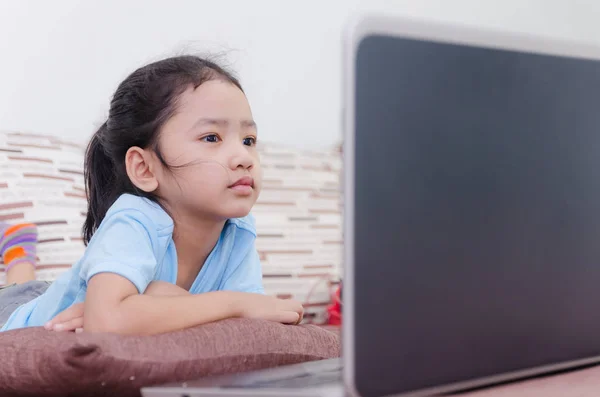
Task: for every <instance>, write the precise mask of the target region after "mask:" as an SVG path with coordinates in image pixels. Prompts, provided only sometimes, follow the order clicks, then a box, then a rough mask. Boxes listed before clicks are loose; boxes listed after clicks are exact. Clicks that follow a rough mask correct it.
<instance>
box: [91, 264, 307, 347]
mask: <svg viewBox="0 0 600 397" xmlns="http://www.w3.org/2000/svg"><path fill="white" fill-rule="evenodd" d="M302 312H303V309H302V305H301V304H300V303H298V302H295V301H292V300H284V299H277V298H274V297H270V296H265V295H261V294H253V293H244V292H234V291H216V292H208V293H205V294H199V295H192V294H189V295H178V296H153V295H146V294H141V295H140V294H139V293H138V291H137V288H136V287H135V286H134V285H133V284H132V283H131V282H130V281H129V280H127V279H126V278H124V277H122V276H119V275H116V274H111V273H101V274H97V275H95V276H94V277H92V278H91V280H90V281H89V284H88V290H87V294H86V300H85V307H84V321H83V322H84V330H85V331H92V332H111V333H117V334H129V335H142V334H143V335H150V334H159V333H164V332H170V331H177V330H182V329H185V328H190V327H194V326H197V325H201V324H205V323H209V322H213V321H218V320H222V319H225V318H229V317H248V318H261V319H266V320H271V321H277V322H281V323H288V324H294V323H297V322H298V321H299V320H300V319H301V317H302Z"/></svg>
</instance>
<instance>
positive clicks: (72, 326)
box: [52, 317, 83, 332]
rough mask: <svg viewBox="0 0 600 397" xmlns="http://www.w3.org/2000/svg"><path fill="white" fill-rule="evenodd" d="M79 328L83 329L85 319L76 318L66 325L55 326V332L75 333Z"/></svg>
mask: <svg viewBox="0 0 600 397" xmlns="http://www.w3.org/2000/svg"><path fill="white" fill-rule="evenodd" d="M77 328H83V317H78V318H74V319H72V320H69V321H66V322H64V323H59V324H54V326H53V327H52V330H53V331H58V332H63V331H75V330H76V329H77Z"/></svg>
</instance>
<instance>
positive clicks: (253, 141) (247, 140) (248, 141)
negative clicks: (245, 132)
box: [244, 136, 256, 146]
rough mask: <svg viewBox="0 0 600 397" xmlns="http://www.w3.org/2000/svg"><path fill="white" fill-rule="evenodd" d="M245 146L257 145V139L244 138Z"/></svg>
mask: <svg viewBox="0 0 600 397" xmlns="http://www.w3.org/2000/svg"><path fill="white" fill-rule="evenodd" d="M244 145H246V146H254V145H256V138H253V137H251V136H249V137H247V138H244Z"/></svg>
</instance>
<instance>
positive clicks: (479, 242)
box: [343, 18, 600, 397]
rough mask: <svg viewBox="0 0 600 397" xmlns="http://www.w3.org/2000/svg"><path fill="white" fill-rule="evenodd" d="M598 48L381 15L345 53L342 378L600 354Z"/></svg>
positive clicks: (502, 369)
mask: <svg viewBox="0 0 600 397" xmlns="http://www.w3.org/2000/svg"><path fill="white" fill-rule="evenodd" d="M599 58H600V52H599V51H598V50H597V49H596V48H592V47H588V46H585V45H582V44H573V43H566V42H559V41H554V40H547V39H536V38H531V37H521V36H518V35H510V34H501V33H494V32H486V31H479V30H476V29H469V28H464V27H461V28H459V27H448V26H441V25H432V24H429V23H420V22H413V21H406V20H390V19H382V18H368V19H364V20H362V21H360V22H359V23H358V24H356V25H354V26H353V28H352V29H351V30H350V34H349V36H348V39H347V43H346V54H345V68H346V69H345V84H344V86H345V99H344V101H345V148H344V158H345V242H346V247H345V266H346V267H345V270H344V277H345V280H344V288H345V290H344V324H343V327H344V329H343V335H344V338H345V340H344V358H345V373H344V375H345V379H346V382H347V383H348V385H349V387H350V389H352V390H354V392H355V393H358V394H360V395H361V396H368V397H372V396H383V395H393V394H398V395H420V394H425V393H431V392H434V391H435V392H444V391H450V390H455V389H461V388H465V387H474V386H479V385H484V384H488V383H491V382H498V381H504V380H508V379H513V378H517V377H523V376H529V375H533V374H537V373H544V372H547V371H551V370H557V369H561V368H568V367H571V366H578V365H584V364H588V363H592V362H597V361H599V359H600V337H599V335H600V316H599V315H598V307H599V305H600V303H599V302H600V111H599V110H598V108H599V106H600V62H599V61H598V59H599Z"/></svg>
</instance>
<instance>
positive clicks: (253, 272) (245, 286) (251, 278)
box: [223, 245, 265, 294]
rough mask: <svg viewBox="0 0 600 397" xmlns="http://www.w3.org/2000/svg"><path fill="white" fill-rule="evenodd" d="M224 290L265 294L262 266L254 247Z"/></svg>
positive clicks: (230, 275)
mask: <svg viewBox="0 0 600 397" xmlns="http://www.w3.org/2000/svg"><path fill="white" fill-rule="evenodd" d="M223 290H226V291H240V292H254V293H258V294H264V293H265V290H264V287H263V282H262V266H261V264H260V258H259V256H258V252H257V251H256V248H255V247H254V245H252V247H251V248H250V250H249V251H248V253H247V254H246V256H245V257H244V258H243V259H242V261H241V262H240V264H239V265H238V266H237V268H236V269H235V270H234V271H233V272H232V273H231V274H229V277H227V279H226V280H225V283H224V285H223Z"/></svg>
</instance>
